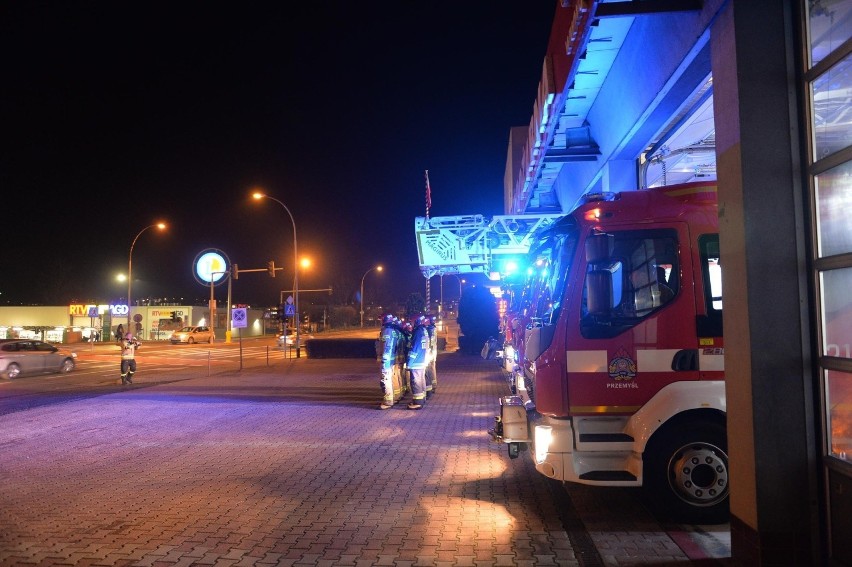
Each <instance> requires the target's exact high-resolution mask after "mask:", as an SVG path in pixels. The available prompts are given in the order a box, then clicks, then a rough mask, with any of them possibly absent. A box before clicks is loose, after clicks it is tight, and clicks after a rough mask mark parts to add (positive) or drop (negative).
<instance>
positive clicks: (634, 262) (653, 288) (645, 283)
mask: <svg viewBox="0 0 852 567" xmlns="http://www.w3.org/2000/svg"><path fill="white" fill-rule="evenodd" d="M611 234H612V235H613V236H614V247H613V254H612V256H611V257H610V258H608V259H607V260H606V261H605V262H600V263H596V264H589V266H588V267H587V280H586V284H585V285H584V286H583V296H584V301H583V325H582V332H583V336H584V337H587V338H603V337H613V336H616V335H617V334H619V333H621V332H623V331H625V330H626V329H629V328H631V327H633V326H634V325H636V324H638V323H639V322H641V321H642V320H643V319H645V318H647V317H648V316H649V315H651V314H652V313H654V312H656V311H657V310H659V309H662V308H663V307H665V306H666V305H667V304H668V303H669V302H671V301H672V300H673V299H674V298H675V296H676V295H677V292H678V290H679V287H680V283H679V282H680V277H679V274H680V264H679V262H678V257H677V234H676V233H675V231H674V230H671V229H657V230H642V231H625V232H615V233H611ZM602 272H609V274H610V277H608V278H606V279H607V280H611V283H612V292H611V297H610V302H609V303H610V306H611V308H610V309H609V312H608V313H605V314H600V313H596V314H591V313H589V312H588V310H587V301H586V297H587V295H588V291H589V285H590V284H589V279H588V277H589V275H590V274H596V279H598V277H597V276H599V275H600V274H601V273H602Z"/></svg>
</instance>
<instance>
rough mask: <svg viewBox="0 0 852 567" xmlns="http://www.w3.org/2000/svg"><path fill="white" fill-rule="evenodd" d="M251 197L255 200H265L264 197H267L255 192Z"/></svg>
mask: <svg viewBox="0 0 852 567" xmlns="http://www.w3.org/2000/svg"><path fill="white" fill-rule="evenodd" d="M251 196H252V198H253V199H263V198H264V197H266V195H264V194H263V193H261V192H260V191H255V192H254V193H252V194H251Z"/></svg>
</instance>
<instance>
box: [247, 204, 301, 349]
mask: <svg viewBox="0 0 852 567" xmlns="http://www.w3.org/2000/svg"><path fill="white" fill-rule="evenodd" d="M252 197H253V198H255V199H257V200H258V201H259V200H260V199H269V200H270V201H275V202H276V203H278V204H279V205H281V206H282V207H283V208H284V210H285V211H287V215H288V216H289V217H290V222H292V223H293V300H294V305H293V308H294V312H293V314H294V317H293V323H295V325H296V358H301V357H302V344H301V342H300V341H299V327H300V326H301V323H300V321H299V245H298V241H297V240H296V220H295V219H294V218H293V213H291V212H290V209H288V208H287V205H285V204H284V203H282V202H281V201H279V200H278V199H276V198H275V197H270V196H269V195H265V194H264V193H260V192H256V193H254V194H252Z"/></svg>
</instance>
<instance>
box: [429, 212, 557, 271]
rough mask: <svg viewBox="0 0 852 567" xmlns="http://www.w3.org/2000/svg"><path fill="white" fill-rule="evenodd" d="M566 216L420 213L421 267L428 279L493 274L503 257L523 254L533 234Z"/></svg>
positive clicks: (527, 249)
mask: <svg viewBox="0 0 852 567" xmlns="http://www.w3.org/2000/svg"><path fill="white" fill-rule="evenodd" d="M563 216H565V215H564V214H562V213H557V214H539V215H498V216H494V217H491V218H488V217H485V216H484V215H458V216H446V217H416V218H415V219H414V234H415V237H416V241H417V256H418V260H419V263H420V271H421V272H422V273H423V276H424V277H426V278H427V279H429V278H431V277H432V276H437V275H445V274H470V273H484V274H492V273H493V272H495V271H498V272H499V271H500V270H499V269H496V268H497V267H498V264H499V260H500V259H507V258H511V257H512V256H517V257H520V256H523V255H525V254H526V253H527V252H529V249H530V243H531V241H532V236H533V234H534V233H536V232H537V231H539V230H543V229H546V228H547V227H549V226H550V225H552V224H553V223H554V222H556V220H558V219H560V218H562V217H563Z"/></svg>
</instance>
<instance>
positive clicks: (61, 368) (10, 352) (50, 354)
mask: <svg viewBox="0 0 852 567" xmlns="http://www.w3.org/2000/svg"><path fill="white" fill-rule="evenodd" d="M76 361H77V353H76V352H72V351H70V350H68V349H66V348H58V347H55V346H53V345H52V344H50V343H46V342H44V341H37V340H33V339H0V377H2V378H6V379H12V378H17V377H18V376H20V375H21V374H44V373H48V372H62V373H68V372H71V371H72V370H74V368H75V367H76V366H77V362H76Z"/></svg>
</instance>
